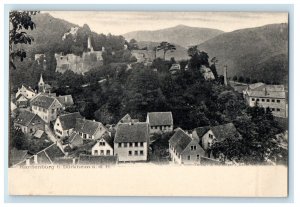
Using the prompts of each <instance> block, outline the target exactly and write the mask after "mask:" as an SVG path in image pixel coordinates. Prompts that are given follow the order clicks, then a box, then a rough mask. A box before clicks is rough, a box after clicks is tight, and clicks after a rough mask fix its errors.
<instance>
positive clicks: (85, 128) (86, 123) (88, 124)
mask: <svg viewBox="0 0 300 207" xmlns="http://www.w3.org/2000/svg"><path fill="white" fill-rule="evenodd" d="M100 127H102V128H104V126H103V124H102V123H101V122H97V121H92V120H87V119H82V118H76V124H75V130H76V131H78V132H81V133H84V134H89V135H93V134H94V133H95V132H96V130H97V129H98V128H100Z"/></svg>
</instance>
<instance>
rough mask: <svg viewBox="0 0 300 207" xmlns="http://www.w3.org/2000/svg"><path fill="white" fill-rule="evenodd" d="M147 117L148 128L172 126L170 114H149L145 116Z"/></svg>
mask: <svg viewBox="0 0 300 207" xmlns="http://www.w3.org/2000/svg"><path fill="white" fill-rule="evenodd" d="M147 116H148V117H149V124H150V126H164V125H173V116H172V112H170V111H169V112H150V113H148V114H147Z"/></svg>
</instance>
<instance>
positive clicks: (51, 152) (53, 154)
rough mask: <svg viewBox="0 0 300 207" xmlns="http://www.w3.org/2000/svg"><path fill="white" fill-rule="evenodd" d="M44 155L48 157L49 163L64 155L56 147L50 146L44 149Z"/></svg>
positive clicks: (54, 145)
mask: <svg viewBox="0 0 300 207" xmlns="http://www.w3.org/2000/svg"><path fill="white" fill-rule="evenodd" d="M44 151H45V153H47V155H48V157H49V158H50V160H51V161H53V160H54V159H56V158H59V157H63V156H65V153H64V152H62V151H61V149H60V148H59V147H58V146H57V145H56V144H52V145H50V146H49V147H47V148H46V149H44Z"/></svg>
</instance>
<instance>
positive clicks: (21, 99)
mask: <svg viewBox="0 0 300 207" xmlns="http://www.w3.org/2000/svg"><path fill="white" fill-rule="evenodd" d="M16 105H17V107H18V108H27V107H28V105H29V99H28V98H26V97H25V96H24V95H23V94H19V96H18V97H17V98H16Z"/></svg>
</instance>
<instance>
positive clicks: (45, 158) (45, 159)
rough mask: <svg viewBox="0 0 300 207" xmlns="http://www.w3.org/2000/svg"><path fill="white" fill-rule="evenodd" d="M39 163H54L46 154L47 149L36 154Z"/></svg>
mask: <svg viewBox="0 0 300 207" xmlns="http://www.w3.org/2000/svg"><path fill="white" fill-rule="evenodd" d="M36 156H37V162H38V164H52V160H51V159H50V158H49V156H48V155H47V154H46V152H45V151H41V152H39V153H37V154H36Z"/></svg>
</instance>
